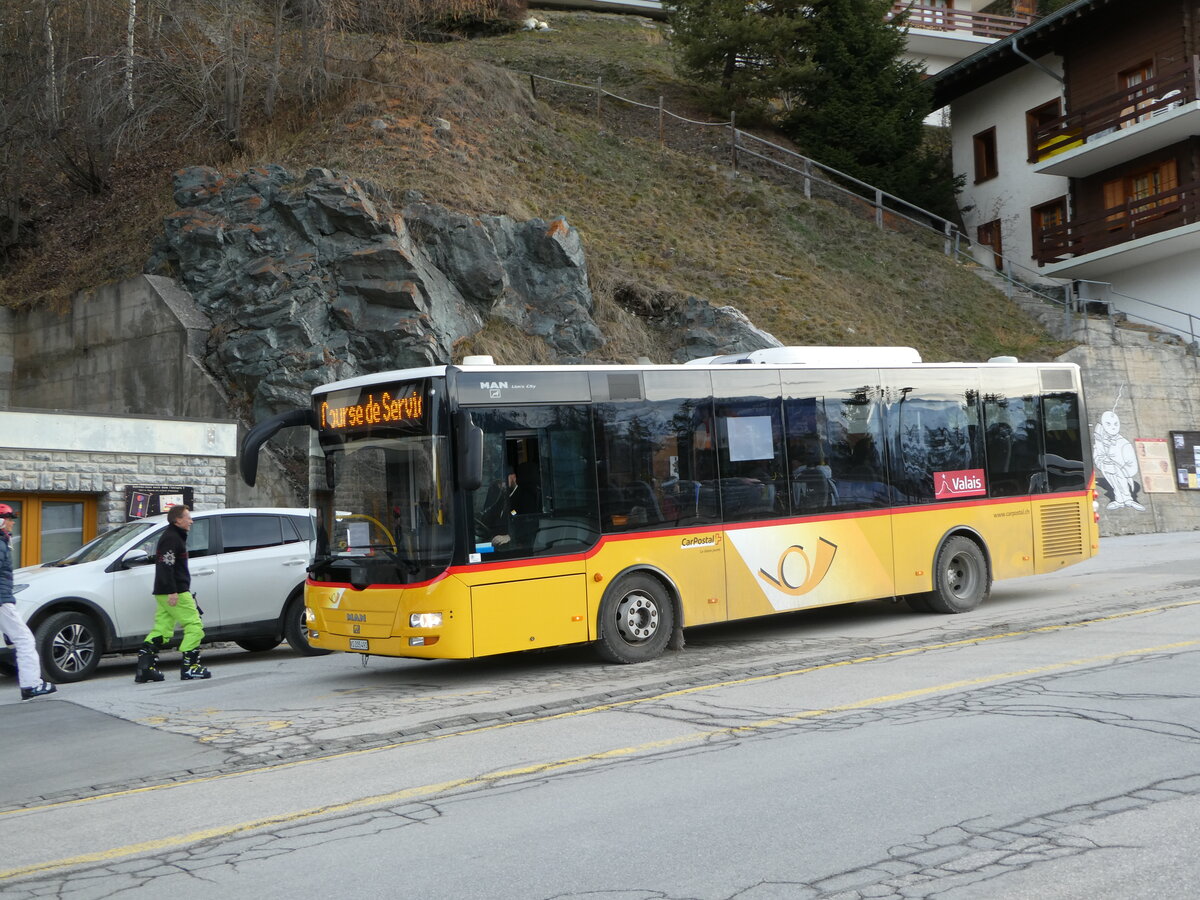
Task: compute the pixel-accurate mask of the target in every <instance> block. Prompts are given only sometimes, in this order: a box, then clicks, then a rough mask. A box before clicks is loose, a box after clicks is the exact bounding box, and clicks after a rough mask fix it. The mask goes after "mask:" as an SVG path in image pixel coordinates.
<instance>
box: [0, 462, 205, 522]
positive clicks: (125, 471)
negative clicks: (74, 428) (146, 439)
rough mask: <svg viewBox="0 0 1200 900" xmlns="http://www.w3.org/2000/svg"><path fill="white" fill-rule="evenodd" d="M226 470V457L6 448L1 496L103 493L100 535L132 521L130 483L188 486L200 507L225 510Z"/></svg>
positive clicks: (0, 477) (0, 466)
mask: <svg viewBox="0 0 1200 900" xmlns="http://www.w3.org/2000/svg"><path fill="white" fill-rule="evenodd" d="M224 471H225V459H224V457H221V456H182V455H175V454H157V453H153V454H150V453H147V454H133V453H99V452H73V451H61V450H23V449H22V450H14V449H8V448H0V494H10V493H13V492H41V493H50V492H53V493H70V494H98V495H100V496H99V497H98V510H97V519H98V520H99V521H98V525H99V531H100V532H104V531H107V530H108V529H109V528H111V527H113V526H115V525H119V524H121V523H122V522H124V521H126V515H125V513H126V510H125V488H126V486H127V485H151V484H170V485H174V484H179V485H187V486H188V487H191V488H192V489H193V492H194V493H193V501H194V503H195V506H196V508H197V509H220V508H221V507H224V506H226V505H227V504H226V493H225V476H224Z"/></svg>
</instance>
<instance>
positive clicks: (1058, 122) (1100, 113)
mask: <svg viewBox="0 0 1200 900" xmlns="http://www.w3.org/2000/svg"><path fill="white" fill-rule="evenodd" d="M1197 97H1200V57H1197V56H1193V57H1191V59H1189V60H1186V61H1185V62H1183V63H1182V64H1180V65H1178V66H1173V67H1171V68H1169V69H1165V70H1164V71H1162V72H1160V73H1159V74H1157V75H1155V76H1154V77H1153V78H1148V79H1146V80H1145V81H1143V82H1141V83H1140V84H1138V85H1135V86H1133V87H1128V88H1124V89H1122V90H1119V91H1114V92H1113V93H1111V94H1108V95H1106V96H1104V97H1102V98H1100V99H1099V100H1097V101H1096V102H1094V103H1089V104H1088V105H1087V106H1084V107H1081V108H1079V109H1073V110H1071V111H1070V112H1068V113H1067V114H1066V115H1062V116H1059V117H1058V118H1056V119H1049V120H1047V121H1046V122H1044V123H1043V124H1042V125H1041V126H1040V127H1039V128H1038V129H1037V130H1036V131H1035V132H1034V137H1033V144H1034V146H1035V147H1036V148H1037V155H1036V159H1034V160H1032V161H1033V162H1041V161H1042V160H1044V159H1048V158H1049V157H1051V156H1054V155H1055V154H1056V153H1062V152H1064V151H1066V150H1073V149H1075V148H1076V147H1080V146H1083V145H1084V144H1086V143H1088V142H1090V141H1095V140H1099V139H1100V138H1102V137H1105V136H1107V135H1110V134H1113V133H1114V132H1117V131H1120V130H1121V129H1123V128H1132V127H1133V126H1134V125H1137V124H1139V123H1140V122H1147V121H1149V120H1151V119H1153V118H1154V117H1155V116H1158V115H1162V114H1163V113H1164V112H1166V111H1167V110H1171V109H1174V108H1175V107H1177V106H1182V105H1183V104H1185V103H1191V102H1192V101H1193V100H1195V99H1196V98H1197Z"/></svg>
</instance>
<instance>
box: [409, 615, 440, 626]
mask: <svg viewBox="0 0 1200 900" xmlns="http://www.w3.org/2000/svg"><path fill="white" fill-rule="evenodd" d="M408 627H409V628H441V627H442V614H441V613H440V612H436V613H413V614H412V615H411V616H409V617H408Z"/></svg>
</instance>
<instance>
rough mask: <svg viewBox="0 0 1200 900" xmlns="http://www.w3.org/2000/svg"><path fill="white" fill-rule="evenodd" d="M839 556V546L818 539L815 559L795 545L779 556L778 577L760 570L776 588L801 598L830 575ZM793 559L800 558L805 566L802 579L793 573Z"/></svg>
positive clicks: (760, 574)
mask: <svg viewBox="0 0 1200 900" xmlns="http://www.w3.org/2000/svg"><path fill="white" fill-rule="evenodd" d="M836 554H837V544H834V543H831V542H830V541H827V540H825V538H818V543H817V552H816V554H815V558H814V559H811V560H810V559H809V558H808V553H806V552H805V550H804V548H803V547H801V546H800V545H799V544H793V545H792V546H790V547H788V548H787V549H786V550H784V551H783V553H782V554H780V556H779V572H778V574H777V575H771V574H770V573H768V572H767V571H766V570H765V569H759V570H758V574H759V576H760V577H762V578H764V579H766V580H767V581H769V582H770V583H771V584H773V585H775V587H776V588H778V589H779V590H781V591H783V593H785V594H788V595H789V596H792V597H799V596H801V595H802V594H807V593H808V592H809V591H811V590H812V589H813V588H815V587H816V586H817V585H818V584H820V583H821V581H822V580H823V579H824V578H825V576H826V575H827V574H828V573H829V567H830V566H832V565H833V557H834V556H835V555H836ZM793 557H798V558H799V561H800V562H802V563H803V564H804V570H803V572H802V573H801V577H800V578H798V579H797V578H795V577H791V578H789V577H788V575H789V574H791V575H793V576H795V574H796V573H795V572H794V571H793V570H794V568H795V566H794V563H792V564H790V565H789V562H790V561H791V560H792V558H793Z"/></svg>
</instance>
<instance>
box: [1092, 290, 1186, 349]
mask: <svg viewBox="0 0 1200 900" xmlns="http://www.w3.org/2000/svg"><path fill="white" fill-rule="evenodd" d="M1083 284H1089V285H1095V286H1098V287H1102V288H1103V289H1104V294H1105V297H1112V296H1116V297H1121V298H1122V299H1123V300H1128V301H1132V302H1133V303H1137V304H1140V305H1141V306H1149V307H1153V308H1154V309H1155V310H1161V311H1162V313H1166V314H1168V315H1170V316H1176V317H1183V318H1185V319H1186V325H1184V326H1183V327H1182V328H1181V327H1179V326H1178V325H1177V324H1175V323H1174V322H1164V321H1162V320H1161V319H1155V318H1153V317H1151V316H1149V315H1143V314H1141V313H1138V312H1135V311H1134V310H1132V309H1130V307H1129V305H1128V304H1127V303H1123V304H1122V305H1121V310H1120V312H1121V315H1123V316H1125V318H1126V319H1128V318H1130V317H1134V318H1136V319H1138V320H1140V321H1142V322H1144V323H1146V324H1149V325H1153V326H1155V327H1157V328H1164V329H1166V330H1167V331H1174V332H1183V331H1186V332H1187V333H1188V337H1189V338H1190V340H1189V343H1190V344H1191V345H1192V346H1196V336H1197V333H1200V316H1197V315H1194V314H1192V313H1189V312H1187V311H1185V310H1181V309H1172V308H1171V307H1169V306H1163V305H1162V304H1161V303H1155V302H1153V301H1152V300H1143V299H1142V298H1141V297H1133V296H1131V295H1129V294H1125V293H1122V292H1121V291H1118V290H1114V289H1113V286H1112V282H1109V281H1092V280H1090V279H1087V278H1079V279H1076V280H1075V281H1073V282H1072V283H1071V291H1072V293H1074V294H1075V296H1076V298H1077V299H1078V300H1080V301H1081V302H1086V301H1089V300H1090V301H1096V300H1100V301H1101V302H1105V303H1107V302H1108V301H1107V300H1106V299H1105V298H1103V297H1093V296H1088V297H1086V298H1082V297H1080V292H1079V286H1080V285H1083ZM1089 293H1091V292H1089ZM1108 307H1109V308H1108V311H1107V312H1108V315H1109V319H1110V320H1111V319H1112V317H1113V311H1112V304H1111V303H1108ZM1162 313H1159V315H1162Z"/></svg>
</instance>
